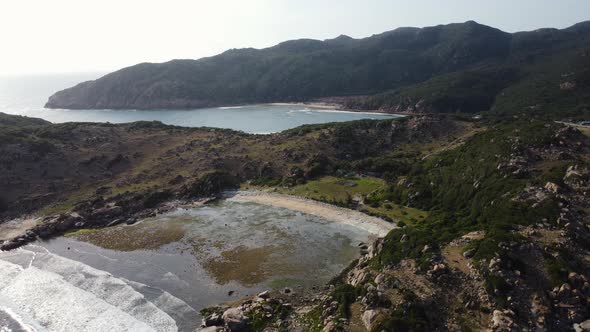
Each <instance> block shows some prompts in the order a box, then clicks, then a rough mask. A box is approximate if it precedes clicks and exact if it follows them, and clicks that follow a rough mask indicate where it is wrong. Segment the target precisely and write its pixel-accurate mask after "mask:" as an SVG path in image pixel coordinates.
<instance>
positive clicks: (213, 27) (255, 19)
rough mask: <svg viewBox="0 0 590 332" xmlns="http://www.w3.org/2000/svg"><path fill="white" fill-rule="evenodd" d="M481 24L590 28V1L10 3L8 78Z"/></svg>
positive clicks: (6, 18) (0, 40)
mask: <svg viewBox="0 0 590 332" xmlns="http://www.w3.org/2000/svg"><path fill="white" fill-rule="evenodd" d="M468 20H475V21H477V22H479V23H482V24H487V25H490V26H494V27H497V28H500V29H502V30H504V31H508V32H515V31H523V30H535V29H538V28H542V27H556V28H564V27H568V26H571V25H573V24H575V23H577V22H581V21H585V20H590V1H588V0H493V1H492V0H489V1H479V0H411V1H410V0H404V1H402V0H214V1H213V0H208V1H205V0H166V1H152V0H3V1H1V2H0V45H1V47H0V76H2V75H22V74H33V73H56V72H62V73H63V72H107V71H112V70H116V69H120V68H122V67H126V66H130V65H134V64H136V63H140V62H163V61H168V60H171V59H197V58H201V57H204V56H211V55H215V54H218V53H221V52H223V51H225V50H227V49H230V48H243V47H255V48H264V47H269V46H272V45H275V44H277V43H279V42H281V41H285V40H290V39H298V38H314V39H322V40H323V39H327V38H334V37H337V36H338V35H340V34H345V35H349V36H351V37H355V38H361V37H367V36H371V35H372V34H376V33H381V32H383V31H388V30H393V29H395V28H397V27H404V26H416V27H424V26H432V25H437V24H446V23H453V22H465V21H468Z"/></svg>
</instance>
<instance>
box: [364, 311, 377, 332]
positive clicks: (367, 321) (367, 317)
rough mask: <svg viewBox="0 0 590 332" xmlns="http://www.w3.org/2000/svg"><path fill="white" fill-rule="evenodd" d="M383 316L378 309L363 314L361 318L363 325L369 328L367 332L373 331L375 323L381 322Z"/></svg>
mask: <svg viewBox="0 0 590 332" xmlns="http://www.w3.org/2000/svg"><path fill="white" fill-rule="evenodd" d="M380 316H381V311H380V310H378V309H370V310H366V311H365V312H363V315H362V317H361V319H362V321H363V324H364V325H365V327H366V328H367V331H371V330H372V329H373V326H374V325H375V323H376V322H377V321H378V320H379V317H380Z"/></svg>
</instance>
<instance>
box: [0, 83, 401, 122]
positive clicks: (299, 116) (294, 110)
mask: <svg viewBox="0 0 590 332" xmlns="http://www.w3.org/2000/svg"><path fill="white" fill-rule="evenodd" d="M101 75H102V74H53V75H36V76H23V77H0V112H3V113H8V114H18V115H25V116H29V117H38V118H43V119H45V120H48V121H51V122H54V123H63V122H110V123H125V122H134V121H143V120H146V121H154V120H155V121H161V122H163V123H165V124H170V125H178V126H185V127H216V128H228V129H234V130H241V131H244V132H248V133H257V134H266V133H274V132H280V131H283V130H286V129H290V128H295V127H298V126H301V125H304V124H315V123H328V122H341V121H352V120H360V119H387V118H391V117H395V115H389V114H376V113H359V112H344V111H336V110H328V109H315V108H312V107H306V106H300V105H288V106H276V105H245V106H238V107H217V108H204V109H194V110H59V109H58V110H56V109H46V108H44V107H43V105H44V104H45V102H46V101H47V99H48V98H49V96H50V95H52V94H53V93H54V92H56V91H59V90H62V89H65V88H68V87H71V86H73V85H75V84H77V83H79V82H83V81H87V80H91V79H96V78H98V77H100V76H101Z"/></svg>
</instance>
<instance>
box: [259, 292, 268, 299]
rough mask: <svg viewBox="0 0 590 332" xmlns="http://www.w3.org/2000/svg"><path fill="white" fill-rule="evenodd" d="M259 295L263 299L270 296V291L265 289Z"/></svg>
mask: <svg viewBox="0 0 590 332" xmlns="http://www.w3.org/2000/svg"><path fill="white" fill-rule="evenodd" d="M258 297H259V298H261V299H268V298H269V297H270V292H269V291H264V292H262V293H260V294H258Z"/></svg>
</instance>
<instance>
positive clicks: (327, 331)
mask: <svg viewBox="0 0 590 332" xmlns="http://www.w3.org/2000/svg"><path fill="white" fill-rule="evenodd" d="M334 331H336V323H334V322H333V321H329V322H328V323H327V324H326V325H325V326H324V329H323V330H322V332H334Z"/></svg>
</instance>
